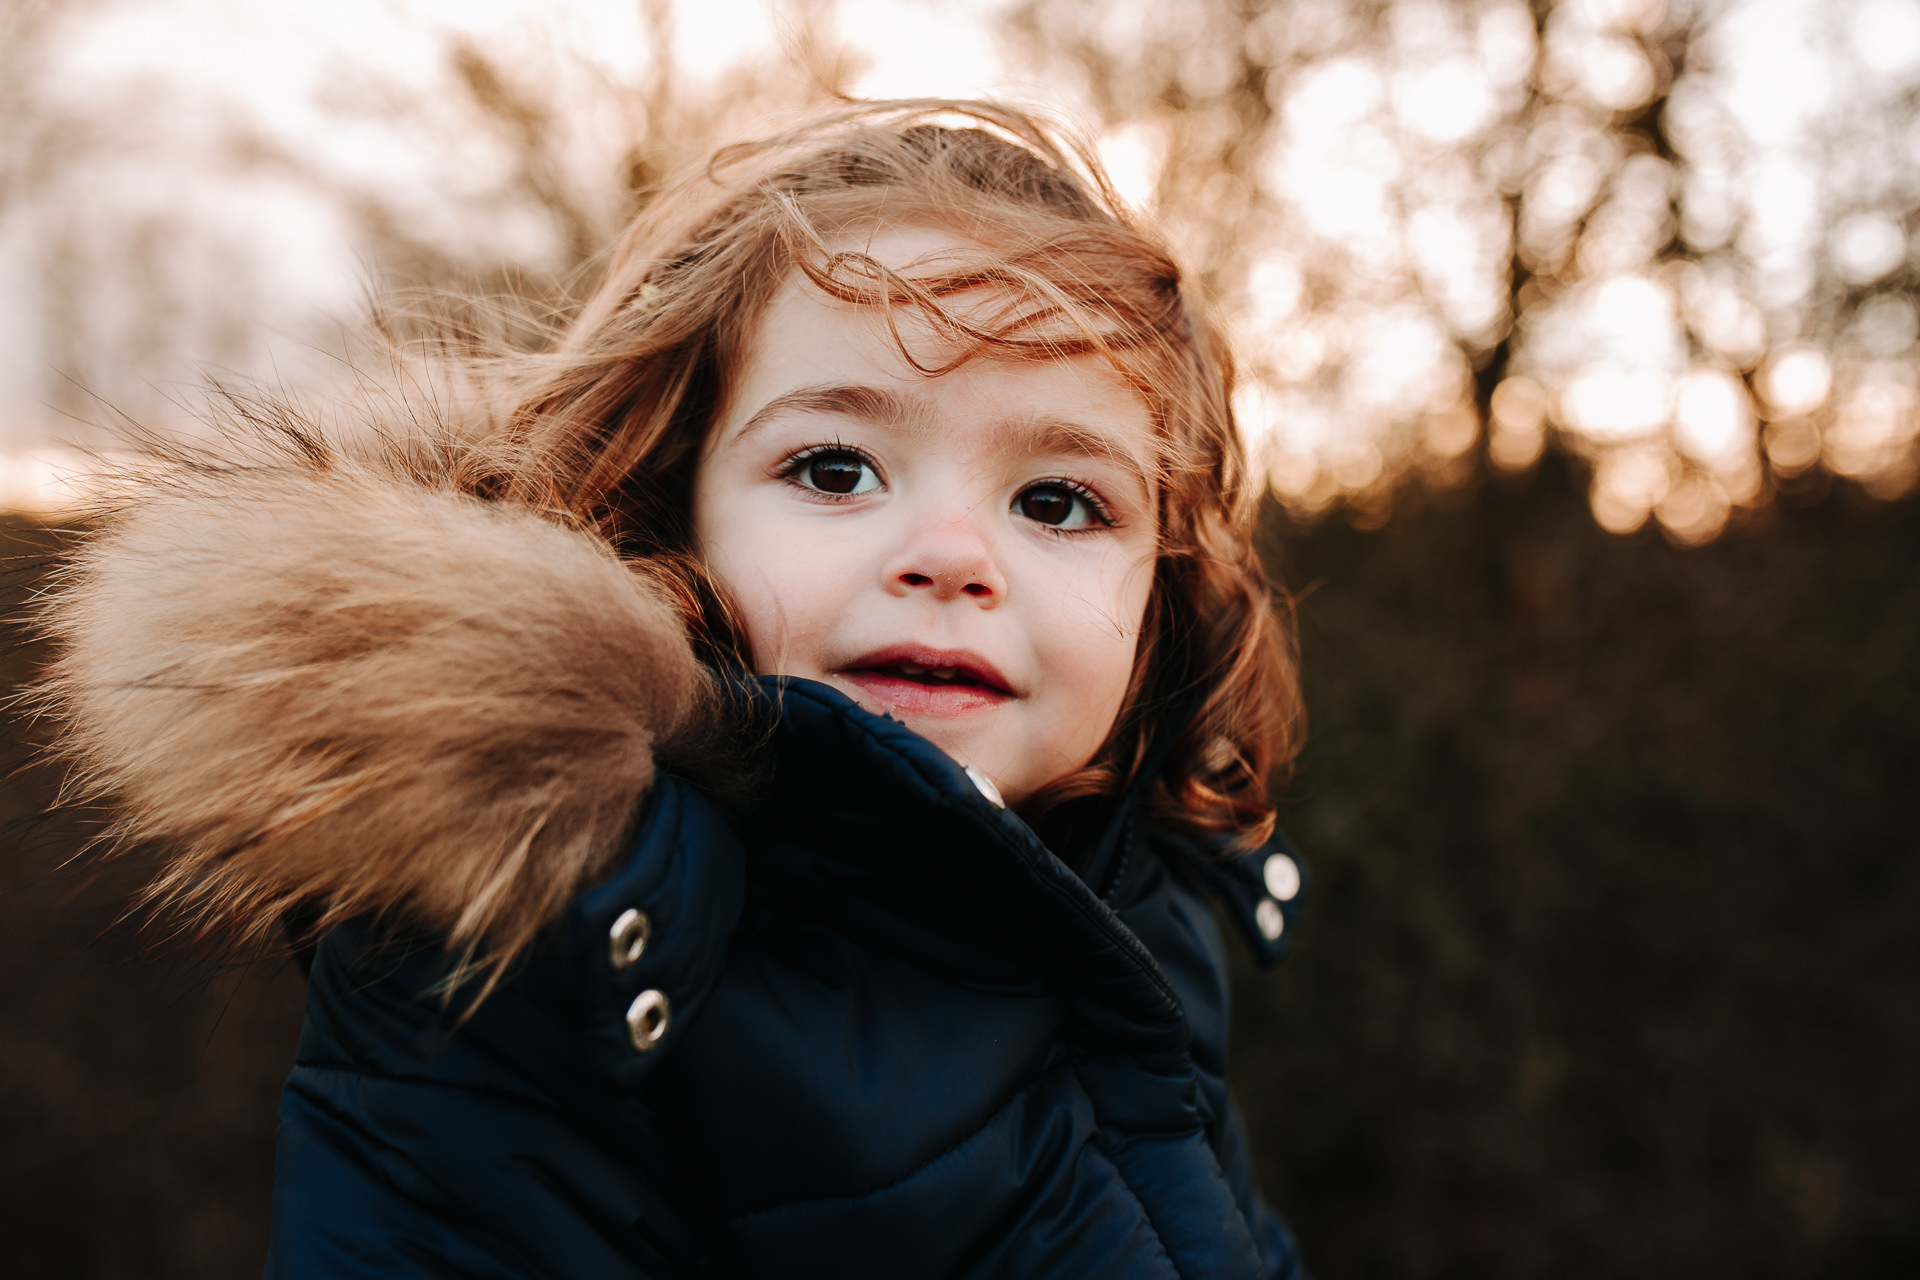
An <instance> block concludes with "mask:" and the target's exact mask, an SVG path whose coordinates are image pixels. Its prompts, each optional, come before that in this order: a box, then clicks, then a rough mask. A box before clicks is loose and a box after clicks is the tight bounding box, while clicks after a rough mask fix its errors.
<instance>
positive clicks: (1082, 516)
mask: <svg viewBox="0 0 1920 1280" xmlns="http://www.w3.org/2000/svg"><path fill="white" fill-rule="evenodd" d="M1013 509H1014V510H1015V511H1018V512H1019V513H1020V514H1021V515H1023V516H1025V517H1026V518H1027V519H1029V520H1032V521H1034V522H1035V523H1036V524H1044V525H1046V526H1048V527H1049V528H1053V529H1087V528H1092V527H1093V526H1095V525H1104V524H1112V523H1113V522H1112V521H1111V520H1109V519H1108V518H1107V515H1106V512H1104V511H1102V510H1101V509H1100V504H1099V502H1098V500H1097V499H1095V498H1094V496H1093V495H1092V494H1090V493H1086V492H1084V491H1083V490H1081V489H1078V488H1075V487H1074V486H1072V485H1068V484H1062V483H1061V482H1060V481H1058V480H1047V481H1043V482H1042V483H1040V484H1036V485H1030V486H1029V487H1027V488H1025V489H1022V490H1021V491H1020V493H1019V495H1018V496H1017V497H1015V498H1014V500H1013Z"/></svg>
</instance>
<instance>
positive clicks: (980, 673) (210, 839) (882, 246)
mask: <svg viewBox="0 0 1920 1280" xmlns="http://www.w3.org/2000/svg"><path fill="white" fill-rule="evenodd" d="M480 376H481V377H482V378H483V379H490V381H489V382H488V385H489V386H490V388H491V389H492V391H493V392H496V393H497V392H498V391H499V389H500V388H501V387H502V386H504V387H506V389H507V392H508V393H510V394H508V395H507V396H506V397H505V400H504V403H505V405H506V408H505V410H504V411H502V412H499V413H497V414H496V415H494V416H492V417H487V416H486V415H474V414H469V415H468V418H469V419H470V420H469V421H466V422H465V423H464V424H463V425H458V426H455V427H444V428H441V429H438V430H436V431H435V432H432V433H428V432H426V431H424V430H423V429H420V428H417V427H408V428H404V429H403V428H402V427H400V426H398V425H395V424H387V425H386V426H385V427H384V428H383V435H382V436H381V443H380V444H379V445H378V446H377V447H375V446H368V445H364V444H363V445H360V446H348V445H337V446H335V445H328V444H326V443H324V442H323V441H322V439H321V437H320V436H319V434H318V433H316V432H315V431H313V430H311V429H309V428H306V427H303V426H301V425H300V424H298V423H297V422H295V421H293V420H292V419H291V417H290V416H288V415H286V414H284V413H281V412H279V411H271V410H263V409H261V408H260V407H259V406H254V411H253V413H252V415H251V419H250V427H249V429H251V430H252V431H253V432H254V437H253V440H252V443H251V445H250V446H249V447H248V448H247V449H245V450H241V451H240V455H239V456H232V457H228V458H227V459H225V460H223V461H216V460H211V459H209V458H207V457H205V456H199V457H189V456H185V455H180V456H177V457H176V458H175V459H174V462H175V464H176V465H174V466H171V467H169V468H167V469H165V470H164V471H163V472H162V473H161V474H159V475H158V476H156V477H154V478H151V479H150V480H149V481H148V482H147V483H146V484H145V485H144V486H143V488H142V489H141V490H140V491H139V492H137V493H135V494H134V495H133V496H131V497H130V498H129V499H128V500H127V501H126V502H124V503H122V504H120V505H119V506H118V507H117V508H116V510H115V511H113V512H112V513H110V514H109V515H108V516H107V517H106V518H104V519H103V520H102V521H101V523H100V525H99V527H98V530H97V532H96V533H94V534H93V535H92V536H91V538H90V540H89V541H88V542H87V543H86V544H85V545H84V546H83V547H82V548H81V549H80V550H79V552H78V553H77V555H76V556H75V558H74V560H73V562H72V564H71V566H70V568H69V570H68V573H67V576H66V578H65V580H64V582H63V584H62V585H61V588H60V590H59V593H58V596H57V598H56V600H55V601H54V603H53V604H52V606H51V611H50V614H49V619H50V624H51V630H52V631H53V633H54V634H55V636H56V638H57V639H58V641H59V642H60V644H61V655H62V656H61V657H60V660H59V663H58V666H57V668H56V669H55V672H54V677H53V680H52V682H51V683H50V685H49V696H50V698H51V699H52V701H53V702H54V704H55V705H56V707H57V709H58V710H59V712H60V713H61V715H62V716H63V717H64V720H65V723H66V725H67V735H68V739H67V740H68V750H69V752H70V754H71V755H72V757H73V758H74V759H75V760H76V762H77V764H78V766H79V768H80V770H81V774H82V777H83V778H84V779H85V781H86V783H87V785H89V786H91V787H92V788H94V789H95V790H96V791H97V792H99V793H102V794H110V795H111V796H112V797H114V799H115V800H116V802H117V803H118V804H119V805H120V806H121V812H122V814H123V815H124V816H123V820H122V823H121V826H120V828H119V830H118V835H119V836H120V837H121V839H122V840H124V841H126V842H131V843H137V844H139V845H142V846H145V847H155V846H158V847H164V848H165V849H166V850H167V861H166V862H165V864H164V867H165V869H164V871H163V872H162V874H161V876H160V877H159V879H158V882H157V884H156V886H155V889H154V894H155V897H156V898H157V899H160V900H162V901H165V902H167V903H169V904H171V905H173V906H174V907H176V908H179V909H183V910H185V911H186V912H187V913H188V919H189V920H190V921H191V922H192V923H193V924H194V925H195V926H197V927H198V928H200V929H202V930H205V931H209V932H212V931H219V932H221V933H224V934H227V935H230V936H232V937H235V938H237V939H239V940H243V941H244V940H250V939H260V938H265V937H269V936H272V935H274V934H276V933H277V931H278V930H279V929H281V928H282V927H283V926H284V927H291V928H292V929H293V930H294V931H295V932H296V935H297V940H299V941H301V942H303V943H309V944H317V949H316V950H315V951H314V952H313V953H312V957H311V966H310V971H309V987H308V1012H307V1022H306V1028H305V1031H304V1033H303V1035H302V1037H301V1042H300V1046H299V1051H298V1054H297V1059H296V1065H295V1066H294V1069H293V1073H292V1075H291V1077H290V1078H289V1080H288V1082H287V1087H286V1093H285V1095H284V1099H283V1101H282V1104H281V1111H280V1130H279V1153H278V1167H277V1177H276V1184H275V1189H274V1227H273V1244H272V1254H271V1259H270V1261H269V1264H268V1268H267V1272H268V1275H270V1276H275V1277H307V1276H312V1277H323V1276H324V1277H340V1276H367V1277H373V1276H380V1277H390V1276H422V1277H425V1276H485V1277H509V1276H512V1277H522V1276H542V1277H562V1276H564V1277H617V1276H683V1275H695V1274H709V1273H718V1274H728V1275H731V1274H741V1275H772V1274H778V1275H783V1276H787V1275H815V1274H818V1275H830V1276H949V1275H952V1276H1096V1275H1097V1276H1121V1277H1149V1276H1151V1277H1176V1276H1177V1277H1186V1278H1188V1280H1193V1278H1195V1277H1202V1276H1205V1277H1232V1276H1293V1275H1296V1274H1298V1269H1297V1265H1296V1263H1295V1261H1294V1256H1293V1249H1292V1245H1291V1242H1290V1240H1289V1238H1288V1236H1287V1234H1286V1232H1285V1230H1284V1229H1283V1228H1282V1227H1281V1225H1280V1223H1279V1222H1278V1220H1277V1219H1276V1218H1275V1217H1274V1216H1273V1215H1272V1213H1271V1212H1269V1211H1268V1210H1267V1209H1266V1208H1265V1207H1264V1206H1263V1205H1262V1204H1261V1202H1260V1200H1259V1198H1258V1197H1257V1195H1256V1194H1255V1192H1254V1189H1253V1184H1252V1178H1251V1172H1250V1169H1249V1162H1248V1152H1247V1148H1246V1144H1245V1140H1244V1138H1243V1136H1242V1133H1241V1129H1240V1126H1239V1123H1238V1121H1237V1119H1236V1118H1235V1115H1234V1112H1233V1108H1232V1106H1231V1104H1230V1103H1229V1101H1228V1098H1227V1093H1226V1087H1225V1083H1224V1078H1223V1073H1224V1069H1225V1059H1226V1044H1225V1039H1226V1025H1227V983H1226V961H1225V955H1224V951H1223V947H1222V942H1221V939H1220V937H1219V934H1218V932H1217V931H1216V928H1215V924H1214V915H1213V913H1212V911H1211V910H1210V908H1209V905H1208V902H1207V897H1206V896H1203V891H1204V892H1205V893H1206V894H1210V895H1211V897H1212V898H1213V900H1214V902H1215V903H1216V904H1217V905H1218V907H1219V909H1220V910H1221V911H1222V913H1223V914H1224V916H1225V917H1226V918H1227V919H1228V920H1229V921H1231V922H1232V923H1233V924H1234V925H1235V926H1237V928H1238V931H1239V932H1241V933H1242V934H1243V935H1244V937H1245V940H1246V941H1247V943H1249V944H1250V945H1251V947H1252V949H1253V951H1254V953H1255V954H1256V956H1257V957H1259V958H1260V959H1262V960H1263V961H1271V960H1272V959H1273V958H1275V956H1276V955H1277V954H1278V951H1279V946H1280V943H1281V941H1282V939H1283V937H1284V934H1285V930H1286V928H1287V924H1288V921H1289V920H1290V919H1291V915H1292V912H1293V910H1294V907H1295V905H1296V895H1297V892H1298V888H1299V872H1298V868H1297V867H1296V865H1295V864H1294V862H1293V861H1292V859H1291V858H1290V856H1289V855H1288V853H1287V852H1286V851H1285V850H1284V847H1283V846H1282V845H1281V844H1280V843H1279V842H1278V841H1277V840H1276V839H1274V838H1272V837H1271V835H1270V833H1271V831H1272V825H1273V814H1272V810H1271V808H1270V806H1269V804H1268V802H1267V800H1266V794H1265V787H1266V782H1267V778H1268V775H1269V772H1270V771H1271V770H1272V769H1273V768H1274V767H1275V766H1276V765H1277V764H1279V763H1282V762H1284V760H1285V759H1286V758H1287V757H1288V756H1289V755H1290V754H1291V750H1292V747H1293V741H1294V726H1295V724H1296V722H1297V719H1298V712H1297V696H1296V689H1295V684H1294V679H1293V669H1292V665H1291V660H1290V657H1289V654H1290V648H1289V645H1288V641H1287V637H1286V635H1285V634H1284V632H1283V630H1282V627H1281V625H1280V623H1279V622H1278V621H1276V617H1275V613H1274V611H1273V609H1272V607H1271V605H1270V600H1269V595H1268V589H1267V586H1266V584H1265V583H1264V581H1263V579H1262V576H1261V571H1260V568H1259V564H1258V562H1257V560H1256V558H1255V556H1254V554H1253V551H1252V549H1251V545H1250V539H1249V525H1250V519H1251V508H1252V504H1253V502H1254V499H1255V496H1256V495H1255V493H1254V492H1253V489H1252V487H1251V486H1250V485H1249V482H1248V477H1247V475H1246V473H1245V466H1244V462H1243V457H1242V450H1241V445H1240V442H1239V441H1238V439H1237V438H1236V435H1235V432H1234V427H1233V423H1232V418H1231V414H1230V411H1229V409H1228V392H1229V390H1230V378H1231V374H1230V368H1229V364H1228V359H1227V356H1226V353H1225V350H1224V348H1223V346H1222V344H1221V341H1220V337H1219V335H1218V333H1217V331H1216V330H1215V329H1214V327H1213V326H1212V324H1211V322H1210V321H1209V320H1208V318H1207V316H1206V315H1205V313H1204V311H1203V310H1202V309H1201V308H1200V307H1199V306H1198V305H1197V303H1196V301H1195V299H1194V297H1193V296H1192V294H1191V293H1190V292H1189V291H1188V290H1187V289H1186V288H1185V287H1184V286H1183V284H1182V281H1181V277H1180V274H1179V272H1178V270H1177V269H1176V268H1175V266H1174V265H1173V263H1172V262H1171V260H1170V259H1169V258H1168V256H1167V254H1166V251H1165V250H1164V249H1163V248H1162V247H1161V246H1160V245H1159V244H1158V243H1157V242H1155V241H1154V240H1153V239H1151V238H1150V237H1149V236H1147V235H1146V234H1145V233H1144V232H1142V231H1141V230H1140V229H1139V228H1137V227H1135V226H1134V225H1133V223H1132V222H1131V220H1130V219H1129V218H1128V216H1127V215H1126V214H1125V212H1124V211H1123V210H1122V208H1121V207H1120V206H1119V205H1118V204H1117V202H1116V201H1115V200H1114V198H1113V196H1112V193H1111V191H1110V190H1109V189H1108V187H1107V186H1106V184H1105V182H1104V180H1103V179H1102V178H1101V177H1100V176H1099V173H1098V170H1097V168H1095V167H1094V166H1092V165H1091V164H1090V163H1089V162H1088V161H1087V160H1086V158H1085V157H1084V155H1081V154H1079V153H1077V152H1075V151H1072V150H1070V149H1068V148H1065V147H1063V146H1062V145H1061V144H1059V143H1058V142H1057V141H1056V140H1055V139H1054V138H1053V137H1052V136H1051V135H1050V134H1049V133H1048V132H1047V131H1046V130H1045V129H1044V128H1043V127H1042V126H1040V125H1039V124H1037V123H1036V122H1035V121H1034V120H1032V119H1031V118H1029V117H1027V116H1025V115H1022V114H1019V113H1017V112H1013V111H1010V110H1006V109H1003V108H1000V107H996V106H992V105H983V104H950V103H923V104H904V105H903V104H892V105H876V106H870V107H861V108H857V109H851V110H848V111H846V112H844V113H842V114H840V115H837V116H835V117H833V118H831V119H828V120H825V121H822V122H817V123H815V124H813V125H810V126H808V127H806V128H803V129H799V130H797V131H795V132H792V133H790V134H787V135H785V136H782V137H780V138H777V139H774V140H771V141H768V142H764V143H760V144H755V145H753V146H749V147H743V148H735V149H732V150H729V151H726V152H722V153H721V154H720V155H718V156H716V157H715V158H714V160H713V162H712V163H711V164H710V165H709V166H707V167H706V168H705V169H703V170H702V171H700V172H699V173H697V174H694V175H692V176H691V177H689V178H688V179H686V180H685V181H683V182H682V183H681V184H679V185H678V186H677V187H675V188H673V189H672V190H670V191H669V192H668V193H666V194H665V195H663V196H662V197H660V198H659V199H658V200H657V201H655V203H654V204H653V205H652V206H651V207H650V208H649V209H648V211H647V212H646V214H645V215H644V216H643V217H642V218H641V219H640V220H639V221H638V222H637V223H636V224H635V225H634V227H633V228H632V229H631V230H630V231H629V232H628V233H627V235H626V236H625V237H624V238H623V240H622V241H621V243H620V244H619V246H618V247H617V249H616V251H615V253H614V254H613V257H612V265H611V267H610V269H609V271H608V273H607V277H606V280H605V283H604V284H603V285H602V286H601V288H600V289H599V290H598V292H597V293H596V294H595V295H594V296H593V298H592V299H591V300H590V301H589V302H588V303H587V304H586V305H585V307H584V308H583V309H582V310H581V311H580V313H579V315H578V317H577V319H576V320H575V321H574V322H573V323H572V324H571V325H570V327H569V328H568V329H567V330H566V332H565V333H564V334H563V335H562V336H561V337H560V338H559V340H558V341H557V342H556V343H555V344H554V345H553V348H552V349H551V350H550V351H549V352H547V353H545V354H543V355H541V356H539V357H537V358H534V359H531V360H530V361H524V362H522V363H521V364H519V365H517V366H514V367H511V368H508V367H506V366H504V365H503V366H500V367H498V368H495V369H492V370H490V371H482V374H481V375H480ZM490 403H496V404H498V403H501V401H500V400H499V399H498V398H497V396H496V399H495V400H494V401H491V402H490Z"/></svg>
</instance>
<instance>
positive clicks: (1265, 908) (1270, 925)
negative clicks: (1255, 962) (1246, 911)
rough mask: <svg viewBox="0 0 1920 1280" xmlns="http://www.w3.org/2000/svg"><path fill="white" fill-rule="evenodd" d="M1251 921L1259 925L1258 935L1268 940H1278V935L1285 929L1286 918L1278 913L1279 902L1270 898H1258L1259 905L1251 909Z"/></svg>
mask: <svg viewBox="0 0 1920 1280" xmlns="http://www.w3.org/2000/svg"><path fill="white" fill-rule="evenodd" d="M1253 922H1254V923H1255V924H1257V925H1259V926H1260V936H1261V937H1263V938H1265V939H1266V940H1267V941H1268V942H1278V941H1280V935H1281V934H1283V933H1285V932H1286V931H1287V918H1286V917H1285V916H1284V915H1282V914H1280V904H1279V903H1277V902H1275V901H1274V900H1273V899H1272V898H1262V899H1260V905H1259V906H1257V907H1255V908H1254V909H1253Z"/></svg>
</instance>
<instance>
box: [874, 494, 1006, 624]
mask: <svg viewBox="0 0 1920 1280" xmlns="http://www.w3.org/2000/svg"><path fill="white" fill-rule="evenodd" d="M883 572H884V574H885V577H886V583H887V590H889V591H891V592H892V593H893V594H894V595H898V596H906V595H912V594H914V593H916V592H921V591H925V592H929V593H931V594H932V596H933V598H934V599H936V600H953V599H957V598H959V597H961V596H966V597H969V598H971V599H973V600H976V601H978V602H979V603H980V604H982V605H989V606H991V605H994V604H998V603H999V601H1000V598H1001V597H1002V596H1004V595H1005V594H1006V589H1007V588H1006V580H1005V578H1004V577H1003V576H1002V575H1001V572H1000V566H999V564H998V563H997V561H996V560H995V558H994V555H993V548H992V546H991V545H990V544H989V543H988V541H987V538H986V536H985V534H984V532H983V531H982V530H981V529H980V528H979V526H978V525H976V524H975V523H974V521H973V520H972V519H970V518H968V517H966V516H961V517H958V518H951V517H947V516H936V517H933V518H931V519H928V520H925V521H923V522H922V523H920V524H919V525H918V526H917V527H916V528H915V529H914V531H913V533H912V536H910V537H909V538H908V539H907V541H906V543H905V544H904V545H903V546H902V547H901V548H900V550H899V551H898V552H896V553H895V554H894V555H892V556H890V557H888V559H887V564H886V567H885V569H884V570H883Z"/></svg>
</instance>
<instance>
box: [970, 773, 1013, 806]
mask: <svg viewBox="0 0 1920 1280" xmlns="http://www.w3.org/2000/svg"><path fill="white" fill-rule="evenodd" d="M964 772H965V773H966V775H967V780H968V781H969V782H971V783H973V786H974V789H975V790H976V791H978V792H979V793H980V794H981V795H983V796H985V797H986V798H987V803H988V804H990V805H992V806H993V807H994V808H996V809H1004V808H1006V807H1007V802H1006V801H1005V800H1002V799H1001V798H1000V788H998V787H996V786H994V785H993V779H992V778H989V777H988V776H987V775H986V774H984V773H982V772H980V771H979V770H978V769H976V768H974V767H973V766H972V765H966V766H964Z"/></svg>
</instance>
